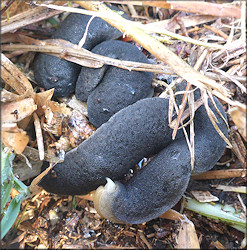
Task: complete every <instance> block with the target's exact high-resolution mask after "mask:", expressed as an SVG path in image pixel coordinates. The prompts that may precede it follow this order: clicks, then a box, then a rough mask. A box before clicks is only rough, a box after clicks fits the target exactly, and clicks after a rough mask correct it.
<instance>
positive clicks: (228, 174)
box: [191, 169, 246, 180]
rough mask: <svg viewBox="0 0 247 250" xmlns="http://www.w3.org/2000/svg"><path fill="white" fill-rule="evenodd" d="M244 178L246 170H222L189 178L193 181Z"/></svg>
mask: <svg viewBox="0 0 247 250" xmlns="http://www.w3.org/2000/svg"><path fill="white" fill-rule="evenodd" d="M245 176H246V169H224V170H214V171H208V172H205V173H202V174H199V175H193V176H192V177H191V178H192V179H193V180H213V179H228V178H235V177H240V178H244V177H245Z"/></svg>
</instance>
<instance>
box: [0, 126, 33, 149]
mask: <svg viewBox="0 0 247 250" xmlns="http://www.w3.org/2000/svg"><path fill="white" fill-rule="evenodd" d="M1 136H2V142H3V143H4V145H5V146H7V147H9V148H11V149H12V150H14V152H15V153H16V154H21V153H22V152H23V150H24V149H25V147H26V146H27V144H28V141H29V137H28V135H27V133H26V132H25V131H23V130H22V129H19V128H18V127H17V125H16V124H13V123H11V124H8V123H5V124H3V125H2V132H1Z"/></svg>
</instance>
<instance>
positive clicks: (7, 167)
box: [1, 148, 15, 184]
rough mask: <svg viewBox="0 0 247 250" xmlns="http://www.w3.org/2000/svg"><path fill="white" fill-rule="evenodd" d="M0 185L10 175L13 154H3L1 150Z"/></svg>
mask: <svg viewBox="0 0 247 250" xmlns="http://www.w3.org/2000/svg"><path fill="white" fill-rule="evenodd" d="M1 150H2V151H1V184H3V183H4V182H5V181H6V180H7V179H8V178H9V177H10V176H11V174H12V162H13V160H14V158H15V154H13V153H10V152H5V151H4V150H3V148H2V149H1Z"/></svg>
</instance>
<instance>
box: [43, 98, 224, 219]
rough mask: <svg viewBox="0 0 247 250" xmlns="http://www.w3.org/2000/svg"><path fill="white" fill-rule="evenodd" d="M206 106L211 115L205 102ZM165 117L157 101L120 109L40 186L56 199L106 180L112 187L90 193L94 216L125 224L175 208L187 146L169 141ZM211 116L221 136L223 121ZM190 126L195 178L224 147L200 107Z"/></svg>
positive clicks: (185, 176) (163, 103) (186, 169)
mask: <svg viewBox="0 0 247 250" xmlns="http://www.w3.org/2000/svg"><path fill="white" fill-rule="evenodd" d="M215 102H216V104H217V107H218V108H219V110H220V111H221V112H222V113H223V114H224V110H223V107H222V105H221V104H220V103H219V101H218V100H217V99H215ZM209 106H210V108H211V109H212V110H213V111H214V112H215V113H216V111H215V109H214V107H213V105H212V104H211V103H210V102H209ZM167 114H168V100H166V99H162V98H146V99H143V100H140V101H138V102H136V103H134V104H132V105H130V106H128V107H126V108H124V109H122V110H120V111H119V112H117V113H116V114H115V115H113V116H112V117H111V118H110V120H109V121H108V122H106V123H104V124H103V125H102V126H101V127H100V128H99V129H98V130H97V131H96V132H95V133H94V134H93V135H92V136H91V137H90V138H89V139H88V140H86V141H84V142H83V143H81V144H80V145H79V146H78V147H77V148H76V149H73V150H72V151H70V152H69V153H67V154H66V156H65V161H64V162H63V163H60V164H58V165H56V166H55V167H54V168H53V170H54V171H55V172H56V176H57V178H56V179H53V178H52V175H51V174H47V175H46V176H45V177H44V179H43V180H42V181H41V183H40V185H41V186H42V187H43V188H45V189H46V190H47V191H49V192H52V193H57V194H66V195H68V194H70V195H75V194H87V193H88V192H90V191H92V190H94V189H96V188H97V187H99V186H100V185H102V184H105V183H106V178H110V179H111V180H113V181H114V185H115V186H114V185H110V187H109V185H108V184H107V185H108V186H107V185H106V188H103V187H100V188H99V191H98V193H97V192H96V196H95V198H96V201H95V203H96V209H97V210H98V211H99V213H101V214H102V215H103V216H104V217H106V218H109V219H110V220H112V221H116V222H123V223H130V224H133V223H142V222H145V221H149V220H151V219H153V218H156V217H157V216H159V215H161V214H162V213H164V212H166V211H167V210H168V209H170V208H171V207H172V206H173V205H175V204H176V203H177V201H178V200H179V199H180V198H181V196H182V195H183V193H184V191H185V190H186V187H187V185H188V182H189V179H190V153H189V150H188V146H187V143H186V141H185V139H184V136H183V134H182V133H178V135H177V137H176V140H174V141H172V140H171V133H172V130H171V129H170V128H169V126H168V117H167ZM216 117H217V119H218V120H219V124H218V126H219V128H220V129H221V130H222V131H223V133H224V134H225V135H227V127H226V125H225V124H224V121H223V120H222V118H221V117H220V116H219V115H217V114H216ZM194 122H195V167H194V172H195V173H200V172H204V171H207V170H209V169H210V168H212V167H213V166H214V165H215V163H216V162H217V160H218V159H219V158H220V156H221V155H222V154H223V151H224V149H225V146H226V144H225V142H224V141H223V140H222V138H221V137H220V136H219V135H218V133H217V131H216V130H215V129H214V127H213V125H212V124H211V122H210V120H209V118H208V116H207V113H206V111H205V108H204V107H200V108H199V109H198V110H197V111H196V114H195V117H194ZM154 154H157V155H156V156H155V157H154V158H153V159H152V161H151V162H150V163H149V164H147V166H145V167H144V168H142V169H141V170H140V171H139V172H138V173H137V174H136V175H135V176H134V177H133V178H131V179H130V180H129V181H128V182H127V183H124V184H122V183H121V182H119V181H118V180H120V179H121V178H122V177H123V175H124V174H126V173H127V172H128V170H129V169H130V168H132V167H134V165H135V164H137V163H138V162H139V161H140V160H141V159H142V158H143V157H148V156H151V155H154ZM108 180H109V179H108ZM108 182H109V181H108ZM106 204H107V206H106ZM106 207H107V208H106Z"/></svg>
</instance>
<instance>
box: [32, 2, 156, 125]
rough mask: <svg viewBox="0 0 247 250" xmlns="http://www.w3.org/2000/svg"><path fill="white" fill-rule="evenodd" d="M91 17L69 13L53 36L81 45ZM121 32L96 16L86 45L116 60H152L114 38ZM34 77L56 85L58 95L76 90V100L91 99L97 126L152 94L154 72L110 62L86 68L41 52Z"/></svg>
mask: <svg viewBox="0 0 247 250" xmlns="http://www.w3.org/2000/svg"><path fill="white" fill-rule="evenodd" d="M112 8H113V9H114V10H119V9H118V8H115V7H112ZM125 17H126V15H125ZM90 18H91V16H88V15H82V14H74V13H72V14H70V15H68V17H67V18H66V19H65V20H64V21H63V23H62V24H61V26H60V27H59V28H58V30H57V31H56V32H55V33H54V35H53V36H52V37H51V38H53V39H64V40H67V41H69V42H71V43H73V44H78V43H79V42H80V40H81V39H82V37H83V35H84V32H85V30H86V27H87V24H88V22H89V20H90ZM121 35H122V34H121V32H120V31H118V30H117V29H115V28H114V27H112V26H111V25H109V24H108V23H107V22H105V21H104V20H102V19H101V18H98V17H95V18H94V19H93V20H92V21H91V23H90V25H89V27H88V31H87V35H86V40H85V43H84V45H83V48H85V49H87V50H92V52H94V53H97V54H100V55H103V56H107V57H111V58H114V59H120V60H128V61H136V62H142V63H149V61H148V59H147V58H146V56H145V55H144V54H143V53H142V52H141V51H140V50H139V49H138V48H137V47H136V46H134V45H131V44H129V43H126V42H121V41H114V39H117V38H119V37H120V36H121ZM34 76H35V80H36V82H37V84H38V85H39V86H41V87H44V88H45V89H50V88H55V91H54V96H55V97H59V96H69V95H70V94H72V93H73V92H75V94H76V98H77V99H79V100H81V101H87V100H88V113H89V120H90V121H91V123H92V124H93V125H94V126H96V127H99V126H100V125H101V124H103V123H104V122H106V121H107V120H108V119H109V118H110V117H111V116H112V115H113V114H115V113H116V112H117V111H119V110H121V109H122V108H124V107H126V106H128V105H131V104H133V103H135V102H136V101H138V100H140V99H143V98H146V97H151V96H152V94H153V89H152V78H153V73H150V72H138V71H129V70H124V69H120V68H117V67H114V66H107V65H104V66H103V67H102V68H99V69H93V68H86V67H81V66H80V65H77V64H75V63H72V62H69V61H66V60H64V59H60V58H58V57H55V56H52V55H46V54H39V55H38V57H37V59H36V60H35V63H34ZM75 90H76V91H75Z"/></svg>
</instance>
